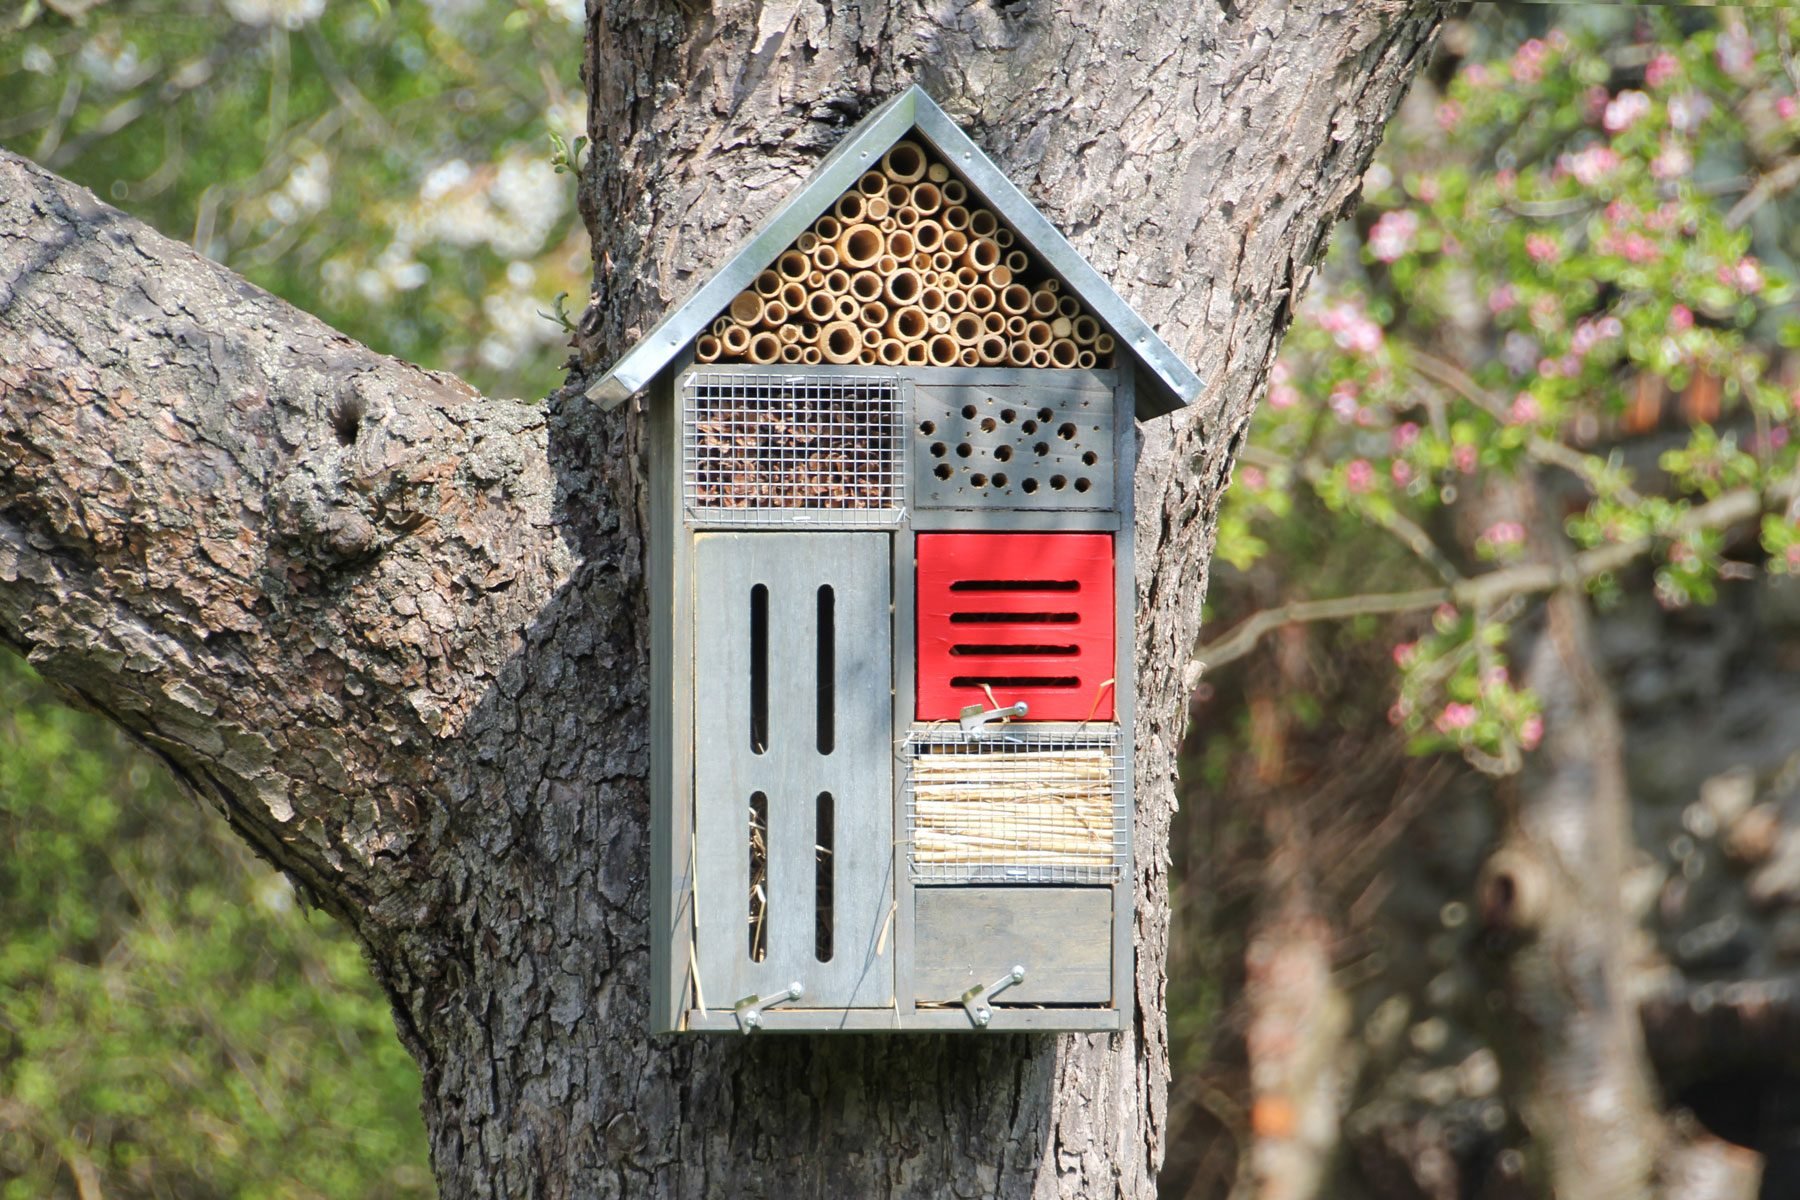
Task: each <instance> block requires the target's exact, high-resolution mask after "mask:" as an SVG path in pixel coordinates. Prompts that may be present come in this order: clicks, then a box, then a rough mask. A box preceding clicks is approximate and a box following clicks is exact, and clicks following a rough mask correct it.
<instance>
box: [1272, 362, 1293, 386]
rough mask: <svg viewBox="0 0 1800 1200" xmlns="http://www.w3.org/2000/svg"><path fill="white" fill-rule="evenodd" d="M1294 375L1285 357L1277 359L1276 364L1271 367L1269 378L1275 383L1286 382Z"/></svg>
mask: <svg viewBox="0 0 1800 1200" xmlns="http://www.w3.org/2000/svg"><path fill="white" fill-rule="evenodd" d="M1292 375H1293V371H1292V370H1291V369H1289V367H1288V360H1287V359H1285V358H1278V359H1276V360H1275V365H1274V366H1273V367H1270V368H1269V379H1270V381H1271V382H1274V383H1286V382H1287V381H1288V379H1289V377H1290V376H1292Z"/></svg>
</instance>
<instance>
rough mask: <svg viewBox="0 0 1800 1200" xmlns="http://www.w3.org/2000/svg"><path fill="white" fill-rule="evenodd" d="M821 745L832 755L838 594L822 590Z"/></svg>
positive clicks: (819, 715)
mask: <svg viewBox="0 0 1800 1200" xmlns="http://www.w3.org/2000/svg"><path fill="white" fill-rule="evenodd" d="M818 667H819V671H818V744H819V753H820V754H830V753H831V748H832V746H833V745H834V744H835V743H836V741H837V714H836V706H837V594H836V593H835V592H833V591H832V590H831V585H830V584H826V585H825V586H824V587H822V588H820V589H819V662H818Z"/></svg>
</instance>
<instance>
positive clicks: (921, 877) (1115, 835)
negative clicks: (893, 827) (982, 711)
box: [904, 727, 1130, 884]
mask: <svg viewBox="0 0 1800 1200" xmlns="http://www.w3.org/2000/svg"><path fill="white" fill-rule="evenodd" d="M904 753H905V756H906V760H907V770H906V836H907V842H908V856H907V857H908V860H909V862H910V864H911V877H912V879H913V880H914V881H915V882H919V883H1096V884H1097V883H1113V882H1115V881H1116V880H1118V878H1119V876H1120V874H1121V872H1123V871H1124V870H1125V868H1126V866H1127V863H1126V855H1127V851H1128V848H1129V845H1130V838H1129V834H1130V831H1129V829H1128V827H1127V825H1126V822H1127V820H1128V819H1129V814H1128V812H1127V810H1126V805H1125V757H1124V754H1123V752H1122V751H1121V748H1120V745H1119V735H1118V731H1117V729H1116V728H1113V729H1110V730H1106V731H1103V732H1098V733H1087V732H1082V733H1065V732H1048V731H1041V732H1023V731H1021V732H1013V731H1012V729H1011V727H1008V730H1007V731H1006V732H1000V731H997V730H996V731H992V732H987V733H979V734H965V733H963V732H962V731H961V730H959V729H956V728H954V727H951V728H945V729H928V730H915V731H914V732H913V733H912V734H911V735H910V736H909V737H908V738H907V740H906V745H905V747H904Z"/></svg>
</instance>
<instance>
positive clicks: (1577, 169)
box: [1556, 145, 1621, 187]
mask: <svg viewBox="0 0 1800 1200" xmlns="http://www.w3.org/2000/svg"><path fill="white" fill-rule="evenodd" d="M1620 161H1621V160H1620V158H1619V153H1618V151H1616V150H1614V149H1613V148H1612V147H1611V146H1601V145H1593V146H1585V147H1583V148H1582V149H1580V150H1577V151H1575V153H1573V154H1565V155H1563V156H1562V157H1560V158H1558V159H1557V160H1556V165H1557V166H1559V167H1561V168H1563V169H1564V170H1566V171H1568V173H1569V174H1571V175H1573V176H1574V177H1575V182H1576V183H1579V184H1580V185H1581V186H1582V187H1593V186H1594V185H1596V184H1598V183H1599V182H1600V181H1601V180H1603V179H1605V178H1606V177H1607V176H1608V175H1611V174H1612V173H1613V172H1614V171H1616V170H1618V169H1619V163H1620Z"/></svg>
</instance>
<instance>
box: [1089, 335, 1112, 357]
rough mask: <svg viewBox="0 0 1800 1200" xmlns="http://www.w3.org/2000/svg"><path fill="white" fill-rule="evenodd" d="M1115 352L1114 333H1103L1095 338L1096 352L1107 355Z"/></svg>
mask: <svg viewBox="0 0 1800 1200" xmlns="http://www.w3.org/2000/svg"><path fill="white" fill-rule="evenodd" d="M1112 352H1113V335H1112V334H1110V333H1103V334H1101V335H1100V336H1099V337H1097V338H1095V339H1094V353H1095V354H1098V355H1101V356H1105V355H1108V354H1111V353H1112Z"/></svg>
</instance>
